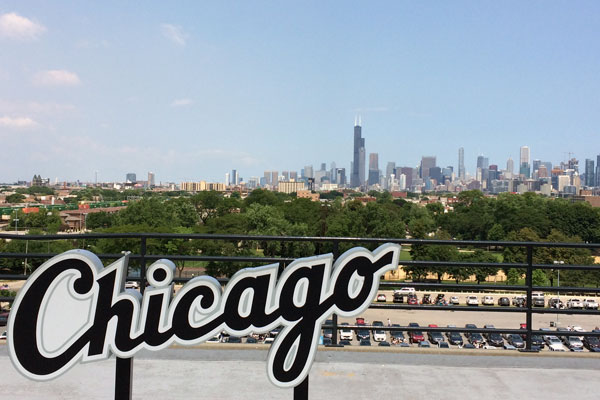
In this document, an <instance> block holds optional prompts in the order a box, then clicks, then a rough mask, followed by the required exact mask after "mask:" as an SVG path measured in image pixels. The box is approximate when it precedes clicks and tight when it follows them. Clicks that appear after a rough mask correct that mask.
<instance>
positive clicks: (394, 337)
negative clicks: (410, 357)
mask: <svg viewBox="0 0 600 400" xmlns="http://www.w3.org/2000/svg"><path fill="white" fill-rule="evenodd" d="M392 326H393V327H395V328H399V327H400V324H392ZM390 337H391V339H390V340H391V341H392V344H400V343H404V342H405V341H406V338H405V337H404V333H402V331H390Z"/></svg>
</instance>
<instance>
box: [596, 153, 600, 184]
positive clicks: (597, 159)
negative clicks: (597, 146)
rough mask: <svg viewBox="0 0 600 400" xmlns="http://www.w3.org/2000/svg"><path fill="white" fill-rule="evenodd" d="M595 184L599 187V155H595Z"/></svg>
mask: <svg viewBox="0 0 600 400" xmlns="http://www.w3.org/2000/svg"><path fill="white" fill-rule="evenodd" d="M596 186H597V187H600V155H597V156H596Z"/></svg>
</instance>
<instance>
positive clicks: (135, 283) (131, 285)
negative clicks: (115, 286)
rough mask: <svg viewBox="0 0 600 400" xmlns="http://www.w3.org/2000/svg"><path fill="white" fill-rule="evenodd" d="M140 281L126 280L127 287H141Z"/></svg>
mask: <svg viewBox="0 0 600 400" xmlns="http://www.w3.org/2000/svg"><path fill="white" fill-rule="evenodd" d="M139 288H140V283H139V282H138V281H127V282H125V289H139Z"/></svg>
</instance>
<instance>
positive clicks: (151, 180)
mask: <svg viewBox="0 0 600 400" xmlns="http://www.w3.org/2000/svg"><path fill="white" fill-rule="evenodd" d="M154 183H155V182H154V172H148V187H150V188H152V187H154Z"/></svg>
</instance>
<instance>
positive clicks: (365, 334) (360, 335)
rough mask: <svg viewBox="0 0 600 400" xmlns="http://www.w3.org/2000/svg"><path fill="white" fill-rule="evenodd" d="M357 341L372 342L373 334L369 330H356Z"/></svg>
mask: <svg viewBox="0 0 600 400" xmlns="http://www.w3.org/2000/svg"><path fill="white" fill-rule="evenodd" d="M356 340H358V341H359V342H360V341H361V340H371V332H369V330H368V329H362V328H360V329H357V330H356Z"/></svg>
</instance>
